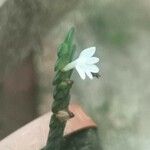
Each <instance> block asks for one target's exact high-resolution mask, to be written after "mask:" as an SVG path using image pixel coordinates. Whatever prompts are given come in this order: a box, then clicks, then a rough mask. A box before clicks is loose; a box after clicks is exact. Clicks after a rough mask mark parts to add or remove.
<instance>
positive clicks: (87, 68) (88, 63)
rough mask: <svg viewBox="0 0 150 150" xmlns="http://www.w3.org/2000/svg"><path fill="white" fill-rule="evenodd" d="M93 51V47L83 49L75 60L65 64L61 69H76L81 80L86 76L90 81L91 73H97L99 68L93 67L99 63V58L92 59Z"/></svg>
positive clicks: (94, 49)
mask: <svg viewBox="0 0 150 150" xmlns="http://www.w3.org/2000/svg"><path fill="white" fill-rule="evenodd" d="M95 51H96V48H95V47H90V48H87V49H84V50H83V51H82V52H81V53H80V55H79V57H78V58H77V59H76V60H74V61H72V62H71V63H69V64H67V65H66V66H65V67H64V68H63V71H68V70H71V69H73V68H76V70H77V72H78V73H79V75H80V77H81V78H82V79H83V80H84V79H85V78H86V75H87V76H88V77H89V78H90V79H93V75H92V73H98V72H99V68H98V67H97V66H96V65H95V64H96V63H97V62H99V58H97V57H92V56H93V55H94V53H95Z"/></svg>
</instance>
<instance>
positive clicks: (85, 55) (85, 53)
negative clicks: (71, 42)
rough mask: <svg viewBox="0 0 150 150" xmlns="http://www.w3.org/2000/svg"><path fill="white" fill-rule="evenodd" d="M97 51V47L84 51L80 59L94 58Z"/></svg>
mask: <svg viewBox="0 0 150 150" xmlns="http://www.w3.org/2000/svg"><path fill="white" fill-rule="evenodd" d="M95 51H96V47H89V48H86V49H84V50H83V51H82V52H81V53H80V56H79V57H92V56H93V55H94V53H95Z"/></svg>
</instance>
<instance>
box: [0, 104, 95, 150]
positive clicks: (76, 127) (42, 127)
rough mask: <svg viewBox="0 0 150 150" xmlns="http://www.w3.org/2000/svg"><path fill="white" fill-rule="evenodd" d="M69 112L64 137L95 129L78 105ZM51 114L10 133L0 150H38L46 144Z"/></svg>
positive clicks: (0, 144)
mask: <svg viewBox="0 0 150 150" xmlns="http://www.w3.org/2000/svg"><path fill="white" fill-rule="evenodd" d="M69 109H70V111H72V112H73V113H74V115H75V116H74V117H73V118H71V119H70V120H68V122H67V126H66V128H65V131H64V136H68V135H70V134H73V133H74V132H77V131H80V130H82V129H85V128H89V127H96V124H95V123H94V122H93V121H92V120H91V118H89V117H88V116H87V115H86V114H85V113H84V112H83V110H82V109H81V107H80V106H79V105H78V104H72V105H70V108H69ZM51 114H52V113H51V112H50V113H47V114H45V115H43V116H41V117H39V118H37V119H35V120H33V121H32V122H30V123H28V124H27V125H25V126H23V127H22V128H20V129H18V130H17V131H16V132H14V133H12V134H11V135H9V136H8V137H6V138H5V139H3V140H2V141H1V142H0V149H5V150H20V149H21V150H39V149H41V148H43V147H44V146H45V144H46V140H47V136H48V131H49V127H48V125H49V121H50V116H51Z"/></svg>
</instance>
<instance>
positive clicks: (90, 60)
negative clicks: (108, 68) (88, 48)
mask: <svg viewBox="0 0 150 150" xmlns="http://www.w3.org/2000/svg"><path fill="white" fill-rule="evenodd" d="M97 62H99V58H97V57H91V58H88V59H87V62H86V64H95V63H97Z"/></svg>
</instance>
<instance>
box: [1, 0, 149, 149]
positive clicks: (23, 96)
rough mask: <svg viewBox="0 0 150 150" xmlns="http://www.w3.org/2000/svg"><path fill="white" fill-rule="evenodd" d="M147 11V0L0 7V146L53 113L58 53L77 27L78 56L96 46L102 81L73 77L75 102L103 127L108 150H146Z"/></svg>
mask: <svg viewBox="0 0 150 150" xmlns="http://www.w3.org/2000/svg"><path fill="white" fill-rule="evenodd" d="M149 9H150V1H148V0H143V1H141V0H132V1H131V0H122V1H120V0H92V1H90V0H86V1H85V0H84V1H81V0H55V1H51V0H43V1H40V0H0V139H2V138H4V137H5V136H6V135H8V134H10V133H11V132H13V131H15V130H16V129H18V128H19V127H21V126H22V125H24V124H26V123H27V122H29V121H31V120H33V119H34V118H36V117H38V116H39V115H42V114H44V113H45V112H47V111H49V110H50V105H51V102H52V90H53V87H52V80H53V77H54V71H53V68H54V64H55V61H56V49H57V47H58V45H59V44H60V43H61V42H62V41H63V40H64V37H65V35H66V33H67V31H68V30H69V29H70V27H72V26H74V27H75V28H76V33H75V43H76V44H77V53H76V55H78V54H79V53H80V51H81V50H83V49H85V48H87V47H90V46H96V47H97V52H96V56H98V57H99V58H100V63H99V67H100V74H101V78H100V79H99V80H98V79H94V80H92V81H90V80H89V79H86V80H85V81H82V80H81V79H80V77H79V76H78V74H77V73H76V72H74V74H73V77H72V79H73V80H74V82H75V83H74V85H73V88H72V91H71V93H72V101H76V102H78V103H80V105H81V106H82V107H83V108H84V109H85V110H86V112H88V114H89V115H90V116H91V117H92V118H93V119H94V120H95V122H96V123H97V124H98V128H99V136H100V140H101V145H102V147H103V149H104V150H126V149H128V150H149V149H150V108H149V107H150V100H149V97H150V94H149V93H150V80H149V77H150V65H149V57H150V13H149V12H150V11H149ZM91 89H92V90H91Z"/></svg>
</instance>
